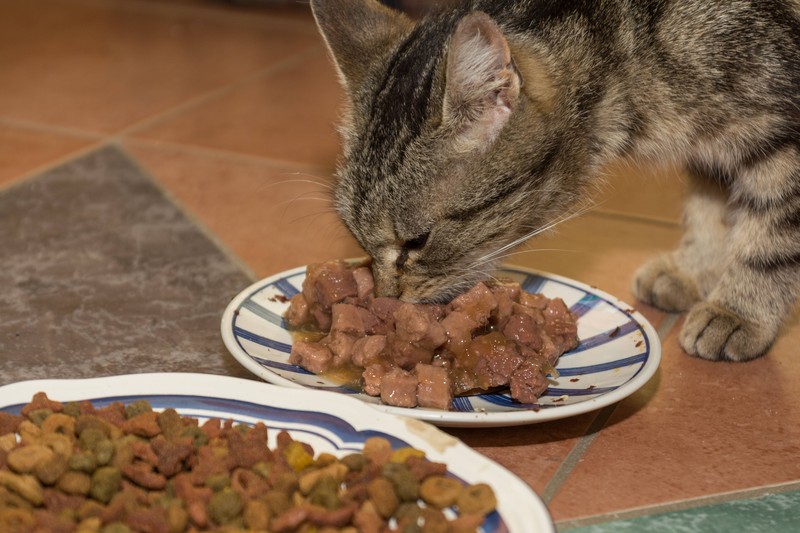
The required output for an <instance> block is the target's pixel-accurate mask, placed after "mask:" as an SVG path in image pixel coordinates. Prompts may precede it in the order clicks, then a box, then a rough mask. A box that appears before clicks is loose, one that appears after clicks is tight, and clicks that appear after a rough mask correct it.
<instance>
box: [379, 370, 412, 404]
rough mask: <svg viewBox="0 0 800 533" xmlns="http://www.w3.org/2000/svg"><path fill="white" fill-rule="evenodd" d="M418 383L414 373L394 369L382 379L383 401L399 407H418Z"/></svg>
mask: <svg viewBox="0 0 800 533" xmlns="http://www.w3.org/2000/svg"><path fill="white" fill-rule="evenodd" d="M418 383H419V381H418V380H417V376H416V375H415V374H414V373H413V372H408V371H406V370H403V369H402V368H393V369H391V370H389V371H388V372H387V373H386V374H384V375H383V378H382V379H381V401H382V402H383V403H385V404H387V405H395V406H397V407H416V406H417V385H418Z"/></svg>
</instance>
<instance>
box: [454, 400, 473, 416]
mask: <svg viewBox="0 0 800 533" xmlns="http://www.w3.org/2000/svg"><path fill="white" fill-rule="evenodd" d="M474 410H475V408H474V407H472V402H471V401H470V399H469V398H466V397H463V396H456V397H455V398H453V411H464V412H467V413H470V412H472V411H474Z"/></svg>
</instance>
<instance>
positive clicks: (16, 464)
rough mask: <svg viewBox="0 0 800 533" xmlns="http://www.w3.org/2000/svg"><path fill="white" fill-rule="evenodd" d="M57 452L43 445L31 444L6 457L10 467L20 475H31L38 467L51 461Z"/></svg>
mask: <svg viewBox="0 0 800 533" xmlns="http://www.w3.org/2000/svg"><path fill="white" fill-rule="evenodd" d="M54 454H55V452H53V450H51V449H50V448H48V447H47V446H44V445H41V444H31V445H29V446H22V447H20V448H17V449H15V450H13V451H11V452H9V454H8V456H6V462H7V463H8V466H9V467H11V469H12V470H13V471H14V472H17V473H18V474H30V473H31V472H33V471H34V469H35V468H36V465H38V464H39V463H42V462H44V461H47V460H48V459H50V458H51V457H52V456H53V455H54Z"/></svg>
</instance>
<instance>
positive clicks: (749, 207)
mask: <svg viewBox="0 0 800 533" xmlns="http://www.w3.org/2000/svg"><path fill="white" fill-rule="evenodd" d="M733 183H734V185H733V187H732V189H731V199H730V202H729V209H730V216H729V222H730V230H729V233H728V239H727V242H726V246H727V250H726V253H725V254H722V255H721V256H720V258H721V259H723V261H724V263H723V264H724V268H723V269H722V271H721V272H720V274H719V279H718V281H717V283H716V284H715V285H714V287H713V288H712V289H711V291H710V292H709V294H708V296H707V297H706V298H704V300H703V301H701V302H699V303H697V304H695V305H694V306H693V307H692V309H691V310H690V312H689V313H688V315H687V317H686V321H685V323H684V325H683V327H682V329H681V331H680V334H679V341H680V343H681V346H682V347H683V348H684V350H686V351H687V352H688V353H690V354H692V355H696V356H698V357H702V358H704V359H711V360H720V359H722V360H730V361H746V360H750V359H754V358H756V357H759V356H761V355H763V354H764V353H766V352H767V350H769V348H770V346H771V345H772V343H773V342H774V340H775V337H776V336H777V334H778V330H779V329H780V327H781V325H782V324H783V322H784V320H785V319H786V317H787V315H789V314H790V313H791V311H792V308H793V306H794V304H795V302H796V301H797V296H798V293H800V151H798V147H796V146H793V145H790V146H789V147H788V148H786V149H785V150H783V151H778V152H777V153H775V154H772V155H771V156H769V157H766V156H765V157H764V158H763V160H761V161H757V162H754V163H752V164H749V165H743V167H742V168H741V169H739V170H738V175H737V176H736V180H735V181H734V182H733Z"/></svg>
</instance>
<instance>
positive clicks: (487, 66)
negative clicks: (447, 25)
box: [444, 12, 521, 150]
mask: <svg viewBox="0 0 800 533" xmlns="http://www.w3.org/2000/svg"><path fill="white" fill-rule="evenodd" d="M520 85H521V79H520V77H519V74H518V73H517V71H516V69H515V68H514V64H513V61H512V58H511V50H510V49H509V47H508V43H507V42H506V39H505V37H504V36H503V33H502V31H501V30H500V28H499V27H498V26H497V24H496V23H495V22H494V20H492V19H491V17H489V16H488V15H487V14H485V13H482V12H475V13H471V14H470V15H467V16H466V17H464V19H463V20H462V21H461V22H460V23H459V25H458V27H457V28H456V30H455V32H454V34H453V37H452V41H451V43H450V47H449V50H448V56H447V72H446V90H445V102H444V122H445V124H447V125H448V126H449V127H451V128H452V129H453V130H454V131H456V132H458V139H457V140H458V143H459V147H458V149H460V150H471V149H473V148H479V147H481V146H487V145H488V144H491V142H493V141H494V140H495V139H496V138H497V136H498V135H499V134H500V131H501V130H502V129H503V127H504V126H505V125H506V123H507V122H508V119H509V117H510V115H511V112H512V111H513V110H514V107H515V105H516V103H517V100H518V98H519V91H520Z"/></svg>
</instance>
